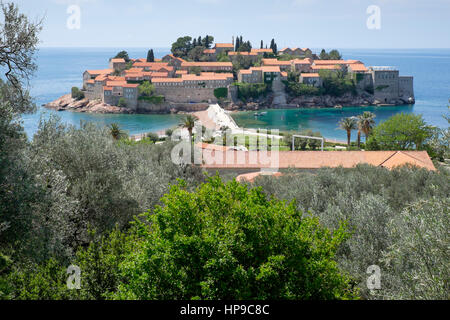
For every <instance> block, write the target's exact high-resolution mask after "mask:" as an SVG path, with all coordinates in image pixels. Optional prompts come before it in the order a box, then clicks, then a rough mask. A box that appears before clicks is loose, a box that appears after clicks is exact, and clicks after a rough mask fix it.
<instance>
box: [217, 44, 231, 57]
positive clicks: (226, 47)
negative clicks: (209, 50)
mask: <svg viewBox="0 0 450 320" xmlns="http://www.w3.org/2000/svg"><path fill="white" fill-rule="evenodd" d="M214 49H215V50H216V55H219V54H221V53H222V52H228V51H233V50H234V45H233V44H232V43H216V44H215V46H214Z"/></svg>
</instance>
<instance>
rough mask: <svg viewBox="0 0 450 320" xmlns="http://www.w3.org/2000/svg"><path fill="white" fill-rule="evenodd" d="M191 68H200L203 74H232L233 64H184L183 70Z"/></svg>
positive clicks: (182, 65)
mask: <svg viewBox="0 0 450 320" xmlns="http://www.w3.org/2000/svg"><path fill="white" fill-rule="evenodd" d="M191 68H200V70H201V71H203V72H232V71H233V64H232V63H231V62H183V63H182V64H181V70H188V71H189V70H190V69H191Z"/></svg>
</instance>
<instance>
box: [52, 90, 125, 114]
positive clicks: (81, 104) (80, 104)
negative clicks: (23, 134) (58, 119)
mask: <svg viewBox="0 0 450 320" xmlns="http://www.w3.org/2000/svg"><path fill="white" fill-rule="evenodd" d="M44 107H46V108H49V109H54V110H57V111H66V110H67V111H76V112H89V113H132V111H131V110H129V109H127V108H121V107H116V106H111V105H109V104H106V103H103V102H102V101H100V100H88V99H82V100H75V99H73V98H72V95H71V94H66V95H64V96H62V97H60V98H58V99H56V100H55V101H52V102H49V103H47V104H45V105H44Z"/></svg>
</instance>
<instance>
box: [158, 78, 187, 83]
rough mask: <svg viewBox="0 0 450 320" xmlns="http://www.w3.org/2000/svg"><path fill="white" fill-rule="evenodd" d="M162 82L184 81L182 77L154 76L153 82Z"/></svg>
mask: <svg viewBox="0 0 450 320" xmlns="http://www.w3.org/2000/svg"><path fill="white" fill-rule="evenodd" d="M161 82H183V79H181V78H153V79H152V83H161Z"/></svg>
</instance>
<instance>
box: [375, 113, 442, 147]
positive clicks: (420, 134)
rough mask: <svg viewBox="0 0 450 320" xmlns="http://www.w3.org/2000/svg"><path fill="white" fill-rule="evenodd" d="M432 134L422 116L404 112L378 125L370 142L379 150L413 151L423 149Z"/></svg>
mask: <svg viewBox="0 0 450 320" xmlns="http://www.w3.org/2000/svg"><path fill="white" fill-rule="evenodd" d="M432 134H433V128H432V127H430V126H429V125H427V124H426V123H425V121H424V120H423V118H422V116H421V115H415V114H412V113H403V112H402V113H400V114H396V115H393V116H392V117H390V118H389V119H387V120H386V121H383V122H381V123H380V124H379V125H377V126H376V127H375V128H374V129H373V132H372V135H371V138H370V140H371V144H372V145H373V144H374V143H375V145H376V148H377V149H379V150H412V149H421V148H422V147H423V144H424V143H425V142H426V141H427V140H428V139H429V138H431V137H432Z"/></svg>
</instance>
